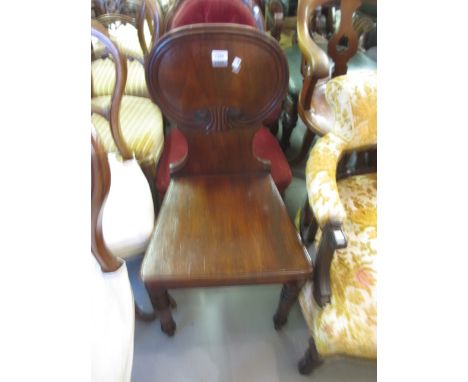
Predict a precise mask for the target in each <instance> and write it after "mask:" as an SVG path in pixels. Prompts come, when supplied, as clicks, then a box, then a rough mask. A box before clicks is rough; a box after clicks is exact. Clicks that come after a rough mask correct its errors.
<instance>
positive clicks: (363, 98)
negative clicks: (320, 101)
mask: <svg viewBox="0 0 468 382" xmlns="http://www.w3.org/2000/svg"><path fill="white" fill-rule="evenodd" d="M325 97H326V99H327V101H328V103H329V104H330V106H331V107H332V109H333V111H334V114H335V123H334V127H333V130H332V131H330V132H329V133H327V134H326V135H324V136H323V137H321V138H320V139H319V140H318V141H317V142H316V144H315V145H314V147H313V148H312V150H311V152H310V156H309V159H308V161H307V166H306V183H307V193H308V197H309V203H310V206H311V208H312V210H313V212H314V216H315V217H316V218H317V221H318V223H319V225H320V226H321V227H323V225H324V224H325V223H326V222H327V221H329V220H333V221H336V222H343V221H344V220H345V218H346V214H345V213H344V211H345V209H344V207H343V205H342V203H341V201H340V197H339V194H338V192H337V185H336V167H337V165H338V161H339V159H340V158H341V156H342V154H343V153H344V152H345V151H349V150H354V149H359V148H366V147H371V146H374V145H376V144H377V73H376V72H368V71H366V72H353V73H352V74H349V75H345V76H340V77H336V78H334V79H332V80H330V81H328V83H327V87H326V90H325Z"/></svg>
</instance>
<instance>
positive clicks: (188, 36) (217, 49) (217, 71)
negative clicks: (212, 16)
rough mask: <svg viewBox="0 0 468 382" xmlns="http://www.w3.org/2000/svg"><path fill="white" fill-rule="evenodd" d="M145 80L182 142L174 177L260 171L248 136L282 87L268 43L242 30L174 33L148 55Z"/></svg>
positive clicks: (279, 66) (275, 51)
mask: <svg viewBox="0 0 468 382" xmlns="http://www.w3.org/2000/svg"><path fill="white" fill-rule="evenodd" d="M181 73H183V75H181ZM146 81H147V83H148V89H149V92H150V95H151V97H152V99H153V101H154V102H156V103H157V104H158V105H159V106H160V108H161V110H162V111H163V112H164V114H165V115H166V116H167V117H168V118H169V119H170V120H171V121H172V122H174V123H176V124H177V126H178V127H179V128H180V130H181V131H182V132H183V134H184V135H185V137H186V138H187V141H188V146H189V149H188V156H187V157H185V158H184V159H183V160H182V161H181V162H180V163H179V166H177V165H175V166H174V169H173V170H174V171H175V170H176V169H177V168H179V167H182V166H181V165H182V164H184V166H183V168H182V169H181V171H180V172H178V173H179V174H189V173H190V174H215V173H221V172H224V173H226V172H227V173H233V172H244V171H258V170H260V169H265V163H263V164H262V163H261V162H260V160H257V159H256V158H254V155H253V154H252V138H253V136H254V134H255V132H256V130H258V129H259V128H260V127H261V122H262V121H263V120H264V119H265V117H266V116H268V115H269V114H270V113H271V112H272V111H273V110H274V109H275V108H276V107H277V106H278V105H279V104H280V103H281V101H282V99H283V98H284V96H285V93H286V90H287V81H288V67H287V63H286V58H285V56H284V54H283V53H282V51H281V49H280V47H279V45H278V43H277V42H276V41H275V40H274V39H273V38H271V37H269V36H267V35H266V34H264V33H260V32H258V31H256V30H254V29H252V28H250V27H246V26H241V25H226V24H203V25H190V26H186V27H180V28H177V29H175V30H173V31H171V32H169V33H167V34H166V35H165V36H164V37H163V38H162V39H161V41H160V42H159V43H158V45H157V46H156V47H155V48H154V49H153V51H152V52H151V53H150V55H149V57H148V61H147V65H146ZM246 127H251V128H250V129H249V128H246Z"/></svg>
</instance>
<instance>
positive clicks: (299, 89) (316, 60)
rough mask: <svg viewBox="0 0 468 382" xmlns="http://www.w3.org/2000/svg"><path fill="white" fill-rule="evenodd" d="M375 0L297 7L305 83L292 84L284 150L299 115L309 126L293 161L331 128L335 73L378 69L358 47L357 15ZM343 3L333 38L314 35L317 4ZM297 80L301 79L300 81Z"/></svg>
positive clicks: (304, 1)
mask: <svg viewBox="0 0 468 382" xmlns="http://www.w3.org/2000/svg"><path fill="white" fill-rule="evenodd" d="M373 2H374V3H375V0H341V1H335V2H330V0H299V2H298V10H297V34H298V43H299V48H300V51H301V59H300V62H299V58H298V59H297V61H298V64H299V65H300V67H301V73H302V75H303V82H302V83H301V84H298V83H294V84H292V86H291V84H290V92H289V94H288V102H286V104H285V113H284V114H283V120H282V122H283V135H282V138H281V143H282V147H283V149H287V148H288V147H289V139H290V136H291V133H292V131H293V129H294V127H295V126H296V122H297V115H298V114H299V117H300V118H301V120H302V121H303V122H304V124H305V125H306V127H307V129H306V133H305V136H304V140H303V143H302V147H301V149H300V152H299V154H298V155H297V156H296V157H295V158H292V159H291V162H292V163H298V162H301V161H302V160H303V159H304V158H305V157H306V155H307V153H308V150H309V147H310V144H311V143H312V140H313V138H314V136H315V135H318V136H322V135H324V134H326V133H327V132H328V131H330V129H331V122H330V121H331V111H330V108H329V106H328V104H327V103H326V102H325V100H324V89H325V86H326V83H327V81H328V80H329V79H330V78H333V77H335V76H339V75H343V74H346V73H347V72H348V71H349V72H354V71H361V70H376V69H377V63H376V61H374V60H372V59H371V58H370V57H368V56H367V55H366V54H365V53H364V52H363V51H362V50H360V49H358V42H359V38H360V36H359V35H358V33H357V32H356V30H355V29H357V30H358V31H359V33H363V32H364V30H363V29H362V28H359V25H362V24H359V23H354V22H353V21H354V20H355V19H353V15H355V13H356V11H357V10H358V9H359V7H360V6H361V4H362V3H373ZM330 3H336V4H337V5H339V10H340V12H339V14H340V18H339V26H338V27H337V29H336V30H335V32H334V33H333V35H332V36H331V38H330V39H329V40H326V39H324V38H323V37H321V36H319V35H314V38H315V40H314V38H312V35H313V34H312V30H311V28H312V26H313V23H311V22H310V21H311V19H313V17H314V14H315V11H316V9H317V7H319V6H322V5H324V4H330ZM296 82H297V80H296Z"/></svg>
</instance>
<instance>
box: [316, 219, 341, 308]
mask: <svg viewBox="0 0 468 382" xmlns="http://www.w3.org/2000/svg"><path fill="white" fill-rule="evenodd" d="M347 245H348V243H347V241H346V237H345V235H344V233H343V230H342V229H341V223H335V222H332V221H330V222H328V223H327V224H325V226H324V227H323V228H322V238H321V239H320V244H319V248H318V251H317V258H316V260H315V265H314V273H313V276H312V278H313V282H314V292H313V293H314V299H315V301H316V302H317V304H318V305H319V306H320V307H323V306H325V305H326V304H329V303H330V301H331V287H330V267H331V262H332V260H333V255H334V253H335V250H336V249H342V248H346V246H347Z"/></svg>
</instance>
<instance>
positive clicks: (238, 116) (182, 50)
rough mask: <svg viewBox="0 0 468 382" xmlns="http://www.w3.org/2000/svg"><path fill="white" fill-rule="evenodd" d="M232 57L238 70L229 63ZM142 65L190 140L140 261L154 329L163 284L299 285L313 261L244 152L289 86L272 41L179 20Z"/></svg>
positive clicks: (264, 176) (263, 171) (264, 174)
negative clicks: (219, 58)
mask: <svg viewBox="0 0 468 382" xmlns="http://www.w3.org/2000/svg"><path fill="white" fill-rule="evenodd" d="M215 48H216V49H225V51H226V52H227V54H228V56H227V57H228V58H227V62H226V63H225V64H223V65H221V66H217V65H218V63H217V62H215V61H213V49H215ZM210 57H211V61H210ZM237 59H240V61H241V63H240V70H238V69H239V68H238V67H236V68H234V67H232V68H231V65H230V63H231V62H235V61H238V60H237ZM268 62H270V63H274V65H266V63H268ZM244 67H245V68H246V69H245V70H244V69H243V68H244ZM146 70H147V73H146V75H147V81H148V87H149V90H150V95H151V97H152V99H153V100H154V101H155V102H156V103H158V105H160V106H161V109H162V110H163V111H164V113H165V114H166V115H167V116H168V118H169V119H170V120H171V121H172V122H173V123H174V124H176V125H177V127H178V128H179V129H180V130H181V132H182V133H183V134H184V135H185V137H186V139H187V142H188V155H187V156H186V157H185V158H183V159H182V160H180V161H179V162H178V163H172V164H171V183H170V185H169V189H168V190H167V192H166V194H165V197H164V200H163V203H162V206H161V210H160V213H159V216H158V220H157V222H156V227H155V230H154V235H153V238H152V240H151V242H150V245H149V247H148V251H147V253H146V255H145V259H144V261H143V264H142V279H143V281H144V282H145V285H146V287H147V289H148V292H149V293H150V296H151V298H152V302H153V305H154V307H155V309H156V310H158V311H159V314H160V317H161V329H162V330H163V331H164V332H165V333H166V334H168V335H173V334H174V332H175V322H174V320H173V319H172V315H171V312H170V307H169V299H168V295H167V289H168V288H182V287H194V286H197V287H200V286H218V285H238V284H252V283H253V284H257V283H286V284H298V285H299V284H301V283H302V282H303V280H305V279H306V278H307V277H308V275H310V274H311V269H310V263H309V261H308V255H307V253H306V251H305V249H304V247H303V246H302V245H301V243H300V241H298V237H297V233H296V232H295V230H294V227H293V226H292V223H291V221H290V220H289V217H288V215H287V211H286V209H285V207H284V203H283V202H282V200H281V197H280V195H279V193H278V190H277V189H276V187H275V186H274V183H273V180H272V179H271V175H270V174H269V163H268V162H266V161H263V160H261V159H259V158H257V157H255V155H254V154H253V152H252V140H253V136H254V134H255V132H256V131H257V130H258V129H259V128H260V127H261V121H262V120H264V118H265V117H266V116H267V115H269V113H271V112H272V111H273V110H274V109H275V107H277V105H278V104H280V103H281V101H282V99H283V97H284V95H285V92H286V88H287V79H288V72H287V70H288V69H287V62H286V58H285V56H284V54H283V52H282V51H281V49H280V47H279V45H278V44H277V42H276V41H275V40H274V39H272V38H271V37H269V36H267V35H266V34H264V33H260V32H258V31H257V30H255V29H253V28H251V27H247V26H242V25H227V24H198V25H190V26H186V27H180V28H176V29H174V30H173V31H171V32H169V33H167V34H166V35H165V36H164V37H163V38H162V39H161V41H160V42H159V44H158V45H157V47H156V48H155V49H154V50H153V51H152V53H151V56H150V57H149V58H148V62H147V66H146ZM181 72H182V73H185V76H184V78H181V76H180V73H181ZM246 84H248V86H246ZM253 100H255V101H256V102H252V101H253ZM247 219H248V220H249V224H250V225H253V227H251V226H250V227H249V225H248V224H246V220H247ZM174 222H177V224H174ZM236 238H237V240H236Z"/></svg>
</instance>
